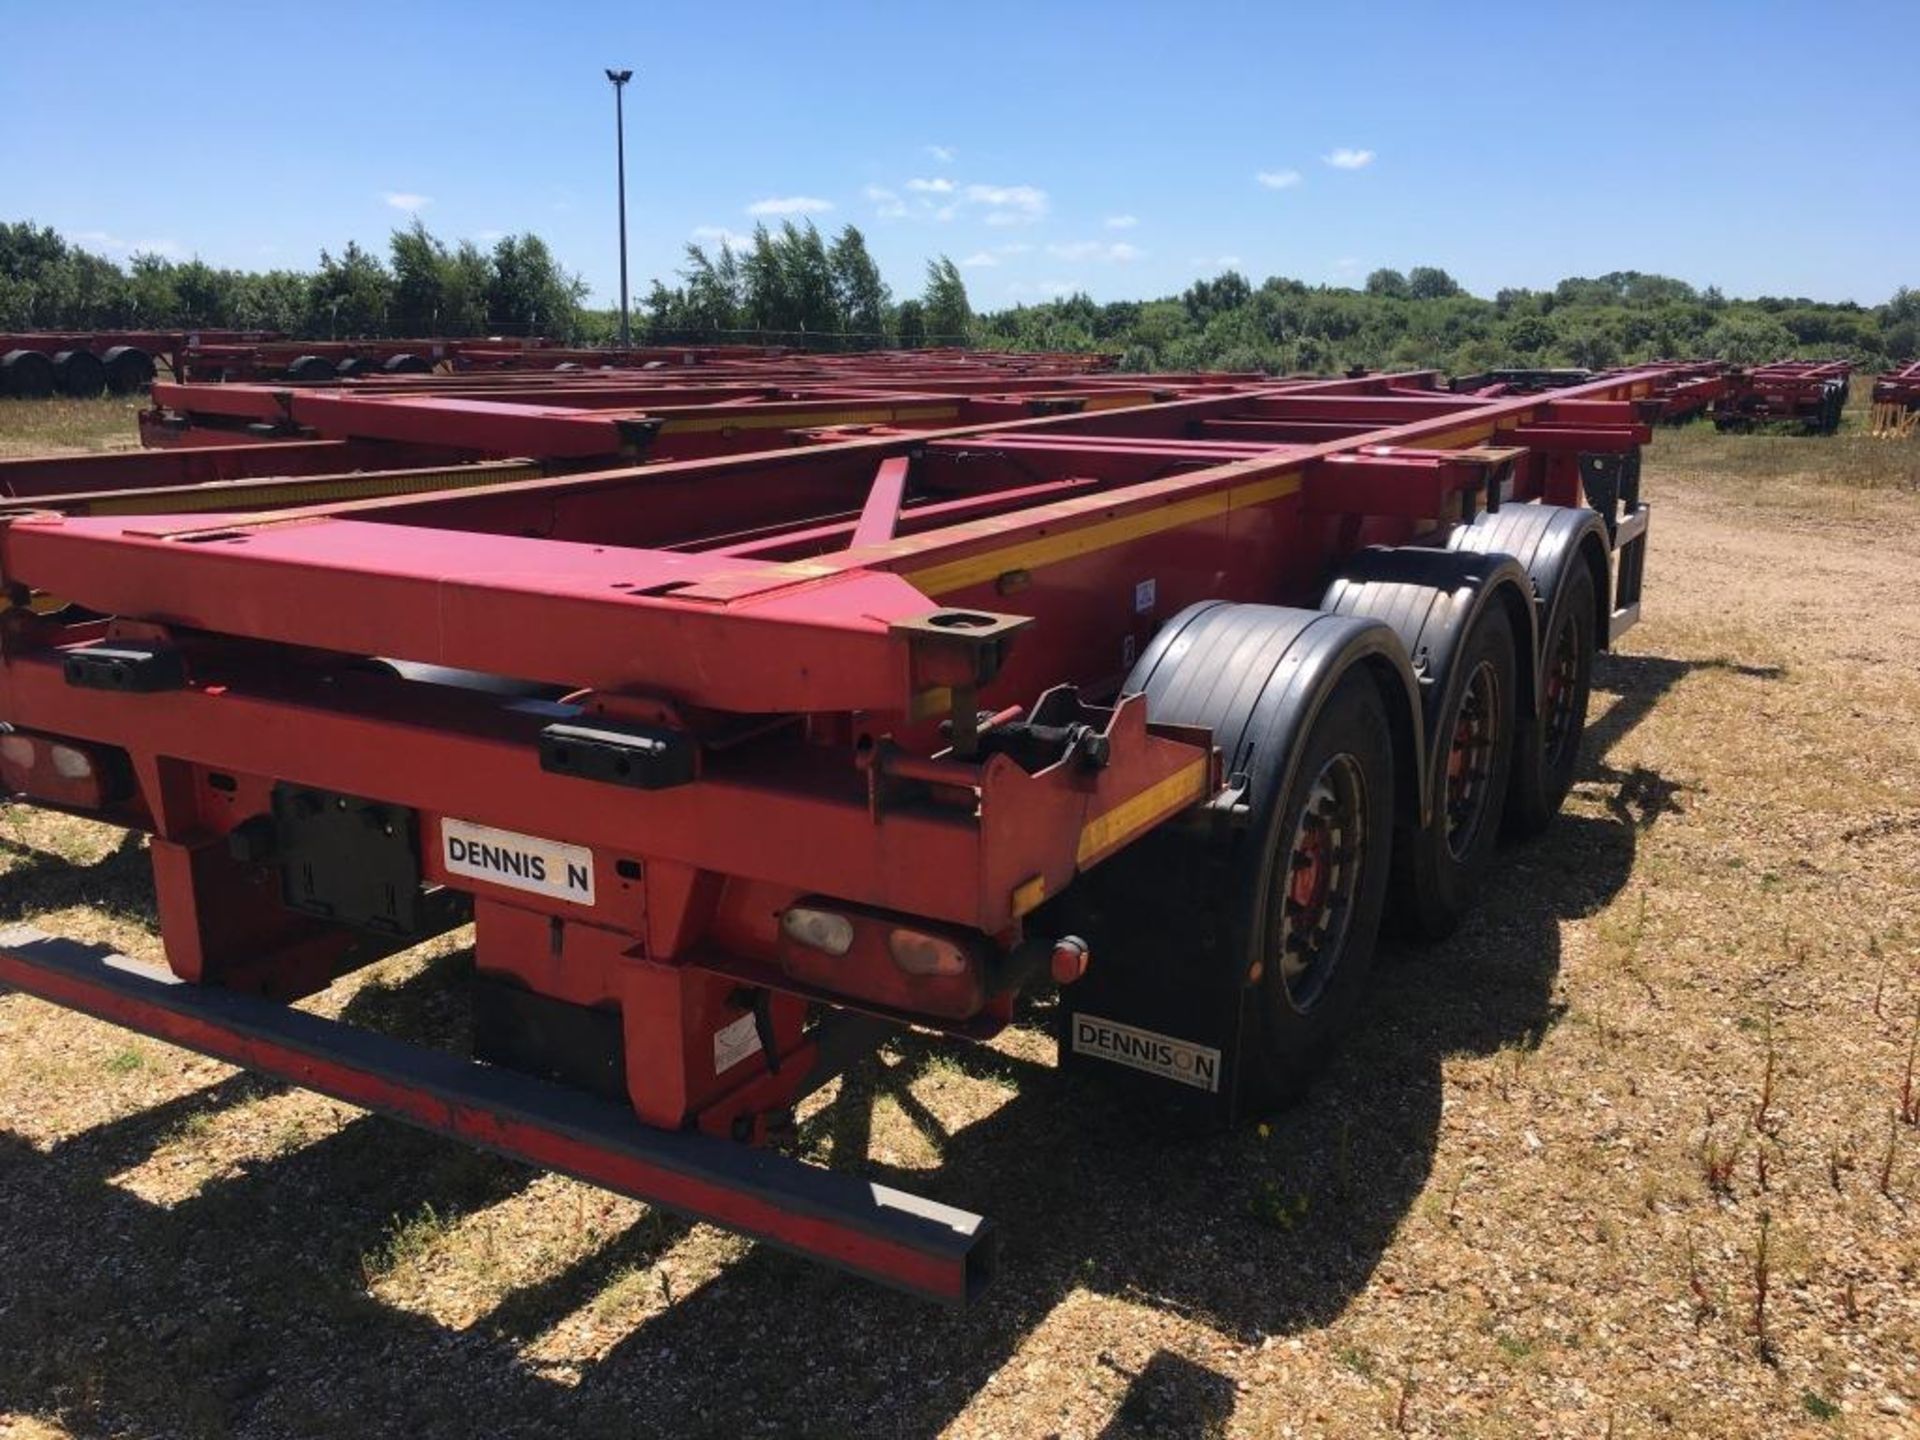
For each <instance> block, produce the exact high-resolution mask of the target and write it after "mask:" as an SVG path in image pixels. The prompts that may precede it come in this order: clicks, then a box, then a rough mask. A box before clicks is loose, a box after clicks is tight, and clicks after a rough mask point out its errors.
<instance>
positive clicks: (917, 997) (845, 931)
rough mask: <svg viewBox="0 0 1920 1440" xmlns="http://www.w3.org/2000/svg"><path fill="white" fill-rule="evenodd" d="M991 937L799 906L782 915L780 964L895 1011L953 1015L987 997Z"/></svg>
mask: <svg viewBox="0 0 1920 1440" xmlns="http://www.w3.org/2000/svg"><path fill="white" fill-rule="evenodd" d="M989 950H990V946H989V945H988V943H987V941H986V940H985V938H984V937H976V936H963V935H960V934H957V933H956V934H951V935H949V934H942V933H940V932H938V931H935V930H931V929H928V928H927V927H925V926H924V925H901V924H898V923H896V922H895V921H894V920H893V919H891V918H889V917H885V916H879V915H862V914H857V913H856V914H848V913H844V912H842V911H839V910H826V909H822V908H820V907H819V906H817V905H795V906H793V907H792V908H790V909H788V910H785V911H783V912H781V915H780V966H781V968H782V969H783V970H785V971H786V973H787V974H788V975H790V976H792V977H793V978H794V979H795V980H799V981H801V982H803V983H804V984H808V985H813V986H817V987H818V988H820V989H822V990H829V991H832V992H833V993H835V994H837V995H845V996H848V997H851V998H854V999H861V1000H869V1001H872V1002H873V1003H874V1004H877V1005H884V1006H886V1007H887V1008H889V1009H893V1010H908V1011H916V1012H919V1013H922V1014H926V1015H933V1016H938V1017H940V1018H941V1019H946V1020H964V1019H966V1018H967V1017H969V1016H971V1015H975V1014H977V1013H979V1011H980V1009H981V1007H982V1006H984V1005H985V1004H986V1000H987V984H986V974H987V955H988V953H989Z"/></svg>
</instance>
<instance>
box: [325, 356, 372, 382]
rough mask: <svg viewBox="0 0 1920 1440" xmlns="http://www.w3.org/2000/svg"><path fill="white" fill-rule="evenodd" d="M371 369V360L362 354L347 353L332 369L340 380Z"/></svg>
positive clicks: (348, 378)
mask: <svg viewBox="0 0 1920 1440" xmlns="http://www.w3.org/2000/svg"><path fill="white" fill-rule="evenodd" d="M372 369H373V361H371V360H369V359H367V357H366V356H364V355H349V356H347V358H346V359H344V360H342V361H341V362H340V364H339V366H338V367H337V368H336V369H335V370H334V372H333V373H334V374H336V375H338V376H339V377H340V378H341V379H342V380H351V379H352V378H353V377H354V376H356V375H365V374H367V373H368V372H369V371H371V370H372Z"/></svg>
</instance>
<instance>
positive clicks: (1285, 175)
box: [1253, 170, 1300, 190]
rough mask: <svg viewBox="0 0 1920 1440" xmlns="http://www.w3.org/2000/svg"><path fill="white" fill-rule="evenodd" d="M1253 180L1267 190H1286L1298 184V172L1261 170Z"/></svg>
mask: <svg viewBox="0 0 1920 1440" xmlns="http://www.w3.org/2000/svg"><path fill="white" fill-rule="evenodd" d="M1253 178H1254V179H1256V180H1258V181H1259V182H1260V183H1261V184H1262V185H1264V186H1266V187H1267V189H1269V190H1288V189H1291V188H1292V187H1293V186H1295V185H1298V184H1299V183H1300V172H1299V171H1298V170H1262V171H1260V172H1259V173H1258V174H1256V175H1255V176H1254V177H1253Z"/></svg>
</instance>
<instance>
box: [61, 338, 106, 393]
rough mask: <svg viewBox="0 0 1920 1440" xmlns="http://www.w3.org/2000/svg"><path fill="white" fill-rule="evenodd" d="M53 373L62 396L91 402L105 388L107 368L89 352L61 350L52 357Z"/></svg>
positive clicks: (97, 357)
mask: <svg viewBox="0 0 1920 1440" xmlns="http://www.w3.org/2000/svg"><path fill="white" fill-rule="evenodd" d="M53 373H54V376H55V378H56V379H57V380H58V382H59V385H60V392H61V393H62V394H63V395H71V396H72V397H73V398H74V399H76V400H91V399H93V398H94V397H95V396H96V395H100V394H103V393H104V392H105V391H106V388H107V367H106V366H105V365H103V364H101V363H100V357H99V356H97V355H95V354H94V353H93V352H92V351H91V350H62V351H61V352H60V353H59V354H58V355H56V356H54V357H53Z"/></svg>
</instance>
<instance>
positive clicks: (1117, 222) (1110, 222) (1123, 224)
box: [1107, 215, 1140, 230]
mask: <svg viewBox="0 0 1920 1440" xmlns="http://www.w3.org/2000/svg"><path fill="white" fill-rule="evenodd" d="M1139 223H1140V217H1139V216H1138V215H1109V216H1108V217H1107V228H1108V229H1109V230H1131V229H1133V227H1134V226H1136V225H1138V224H1139Z"/></svg>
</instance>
